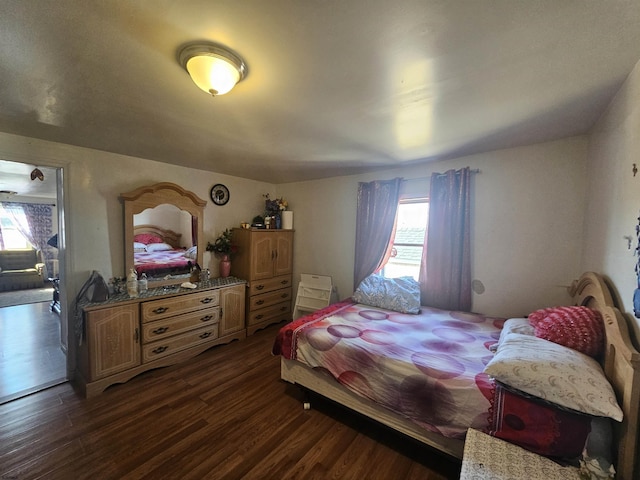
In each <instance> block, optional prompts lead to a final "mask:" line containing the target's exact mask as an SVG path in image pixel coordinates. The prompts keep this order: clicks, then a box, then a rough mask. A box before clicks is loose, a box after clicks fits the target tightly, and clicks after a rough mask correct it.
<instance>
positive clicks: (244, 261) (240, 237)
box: [231, 228, 293, 335]
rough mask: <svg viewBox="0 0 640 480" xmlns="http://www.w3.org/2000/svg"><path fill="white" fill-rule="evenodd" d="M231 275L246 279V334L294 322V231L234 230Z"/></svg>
mask: <svg viewBox="0 0 640 480" xmlns="http://www.w3.org/2000/svg"><path fill="white" fill-rule="evenodd" d="M233 243H234V245H237V246H238V253H236V254H234V255H233V258H232V259H231V275H234V276H236V277H239V278H245V279H247V297H246V315H247V318H246V324H247V335H252V334H253V333H255V332H256V330H259V329H261V328H264V327H266V326H268V325H271V324H273V323H278V322H282V321H291V302H292V297H293V295H292V272H293V230H265V229H257V228H251V229H243V228H234V229H233Z"/></svg>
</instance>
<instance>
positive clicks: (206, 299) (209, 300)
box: [200, 297, 213, 304]
mask: <svg viewBox="0 0 640 480" xmlns="http://www.w3.org/2000/svg"><path fill="white" fill-rule="evenodd" d="M211 302H213V298H209V297H207V298H203V299H202V300H200V303H205V304H206V303H211Z"/></svg>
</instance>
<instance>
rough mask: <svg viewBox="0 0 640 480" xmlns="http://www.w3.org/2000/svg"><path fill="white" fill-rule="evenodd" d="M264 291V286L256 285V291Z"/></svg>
mask: <svg viewBox="0 0 640 480" xmlns="http://www.w3.org/2000/svg"><path fill="white" fill-rule="evenodd" d="M263 289H264V285H256V290H263Z"/></svg>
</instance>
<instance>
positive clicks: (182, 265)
mask: <svg viewBox="0 0 640 480" xmlns="http://www.w3.org/2000/svg"><path fill="white" fill-rule="evenodd" d="M184 253H185V250H184V249H182V248H177V249H175V250H162V251H157V252H136V253H134V264H135V267H136V271H137V272H138V275H142V274H143V273H146V274H147V275H149V274H154V273H155V274H166V273H172V272H180V271H183V270H184V271H186V269H187V264H188V263H189V259H188V258H186V257H185V256H184Z"/></svg>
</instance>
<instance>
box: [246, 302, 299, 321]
mask: <svg viewBox="0 0 640 480" xmlns="http://www.w3.org/2000/svg"><path fill="white" fill-rule="evenodd" d="M276 317H280V319H279V320H278V321H280V320H291V302H290V301H287V302H283V303H278V304H276V305H271V306H269V307H266V308H260V309H258V310H253V311H250V312H249V314H248V315H247V326H250V325H256V324H258V323H262V322H266V321H267V320H270V319H272V318H276Z"/></svg>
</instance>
